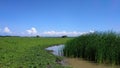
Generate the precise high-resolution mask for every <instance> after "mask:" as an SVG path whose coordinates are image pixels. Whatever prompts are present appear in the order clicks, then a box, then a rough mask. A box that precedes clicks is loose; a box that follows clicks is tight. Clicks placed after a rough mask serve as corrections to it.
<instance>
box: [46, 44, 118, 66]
mask: <svg viewBox="0 0 120 68" xmlns="http://www.w3.org/2000/svg"><path fill="white" fill-rule="evenodd" d="M63 48H64V45H55V46H52V47H48V48H46V50H51V52H52V54H54V55H56V56H63V51H62V50H63ZM62 64H63V65H64V64H67V65H69V66H71V67H72V68H120V66H110V65H103V64H96V63H92V62H90V61H86V60H83V59H78V58H64V60H63V61H62Z"/></svg>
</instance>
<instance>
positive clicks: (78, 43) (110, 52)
mask: <svg viewBox="0 0 120 68" xmlns="http://www.w3.org/2000/svg"><path fill="white" fill-rule="evenodd" d="M63 51H64V55H65V56H67V57H78V58H84V59H87V60H90V61H95V62H97V63H107V64H120V34H118V33H115V32H109V31H108V32H95V33H89V34H85V35H81V36H79V37H77V38H74V39H72V40H70V41H68V42H67V43H66V44H65V48H64V50H63Z"/></svg>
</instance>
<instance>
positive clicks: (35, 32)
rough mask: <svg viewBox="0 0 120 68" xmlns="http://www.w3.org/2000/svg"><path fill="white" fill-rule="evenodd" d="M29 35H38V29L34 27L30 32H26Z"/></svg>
mask: <svg viewBox="0 0 120 68" xmlns="http://www.w3.org/2000/svg"><path fill="white" fill-rule="evenodd" d="M26 31H27V33H28V34H37V30H36V28H34V27H32V28H31V29H29V30H26Z"/></svg>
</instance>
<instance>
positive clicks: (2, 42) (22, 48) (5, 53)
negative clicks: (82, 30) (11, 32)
mask: <svg viewBox="0 0 120 68" xmlns="http://www.w3.org/2000/svg"><path fill="white" fill-rule="evenodd" d="M69 39H70V38H28V37H0V68H46V66H47V64H48V63H49V64H50V65H51V66H52V67H53V68H64V67H62V66H61V65H58V64H57V63H55V60H56V56H54V55H52V54H50V53H48V52H47V51H45V50H44V49H45V48H46V47H48V46H51V45H54V44H64V43H65V42H66V41H67V40H69Z"/></svg>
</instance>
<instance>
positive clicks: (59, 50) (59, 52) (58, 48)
mask: <svg viewBox="0 0 120 68" xmlns="http://www.w3.org/2000/svg"><path fill="white" fill-rule="evenodd" d="M63 48H64V45H55V46H51V47H48V48H46V50H50V51H52V54H54V55H56V56H63Z"/></svg>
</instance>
